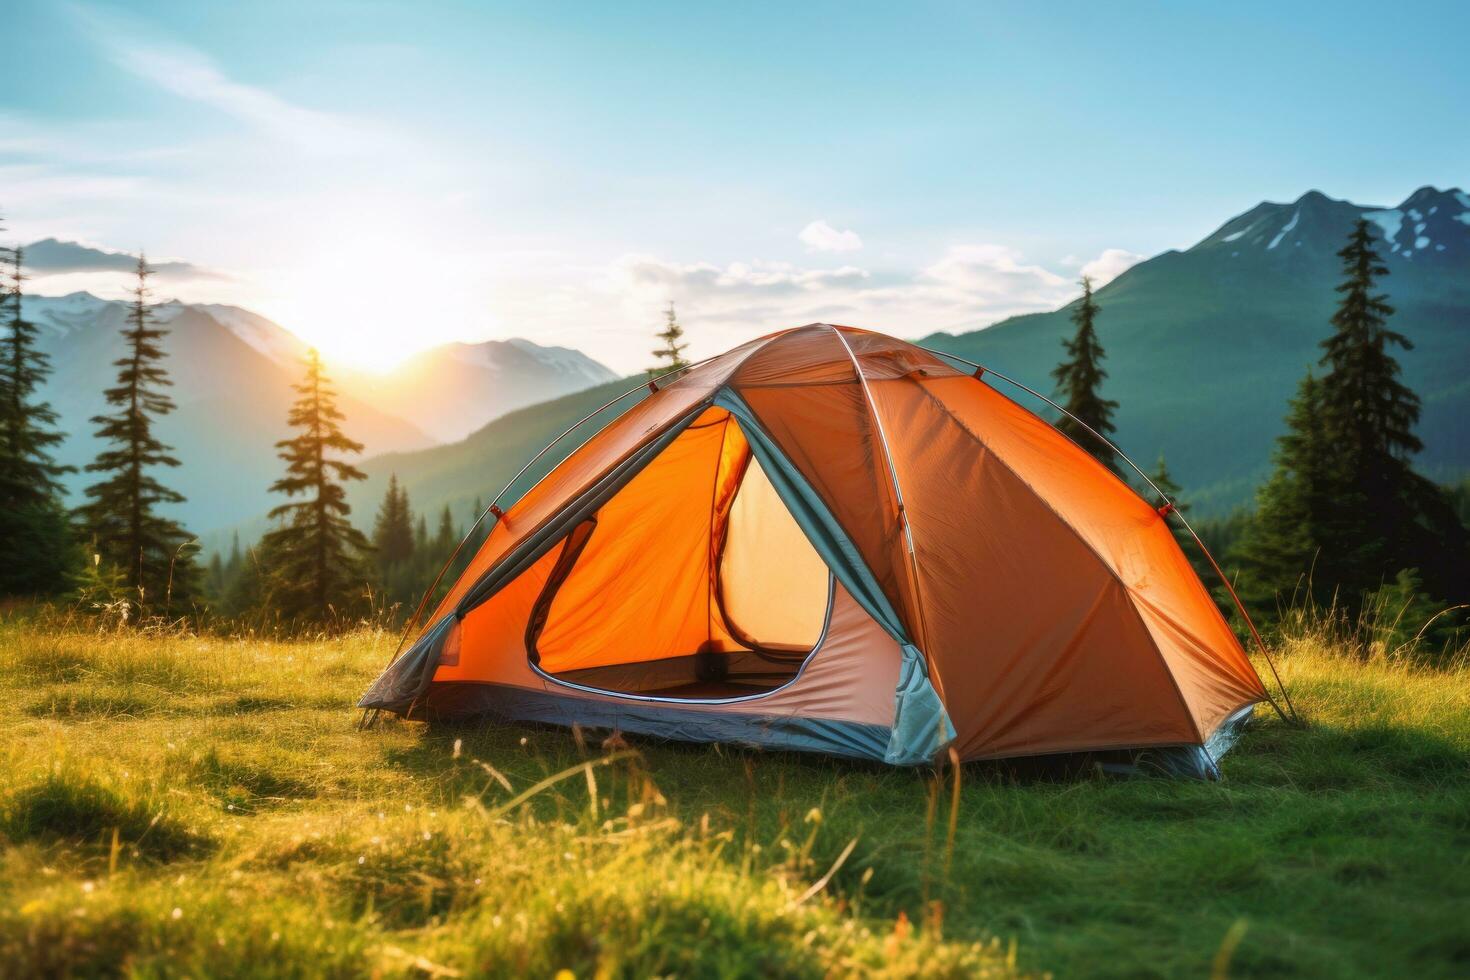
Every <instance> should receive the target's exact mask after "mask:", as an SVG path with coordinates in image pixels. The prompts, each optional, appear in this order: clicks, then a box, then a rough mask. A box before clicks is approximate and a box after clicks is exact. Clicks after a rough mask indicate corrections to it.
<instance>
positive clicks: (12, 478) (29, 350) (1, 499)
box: [0, 246, 79, 595]
mask: <svg viewBox="0 0 1470 980" xmlns="http://www.w3.org/2000/svg"><path fill="white" fill-rule="evenodd" d="M0 257H3V258H8V260H9V271H8V278H9V280H10V282H9V283H8V284H4V283H0V320H4V321H5V322H6V327H7V332H6V334H5V336H4V345H3V348H0V541H4V542H5V550H6V554H7V559H8V560H7V561H6V562H4V564H3V565H0V595H19V594H36V593H42V594H52V593H57V592H60V591H62V590H63V589H64V588H66V587H67V586H68V585H69V578H70V576H71V573H72V572H73V571H74V570H75V569H76V567H77V565H78V558H79V555H78V553H77V549H76V547H75V543H74V541H73V537H72V533H71V528H70V526H69V522H68V520H67V515H66V511H65V510H64V509H63V508H62V505H61V499H60V494H61V490H62V487H61V483H60V480H59V478H60V477H61V475H62V474H64V473H69V472H72V470H73V467H70V466H59V465H57V463H56V461H55V459H54V458H53V457H52V455H51V447H52V446H54V445H56V444H57V443H59V442H60V441H61V440H62V434H61V433H60V432H57V431H55V429H54V428H53V427H54V426H55V424H56V413H55V412H54V411H52V409H51V406H50V405H48V404H47V403H45V402H42V401H39V400H38V399H37V393H38V391H39V389H40V387H41V385H42V383H44V381H45V379H46V376H47V375H48V374H49V373H50V367H49V359H48V358H47V357H46V355H45V354H44V353H42V352H41V351H39V350H37V349H36V327H35V325H34V324H32V323H30V322H29V321H27V320H26V319H25V316H24V309H23V299H24V283H25V278H26V277H25V275H24V271H23V268H24V262H25V257H24V250H23V249H22V248H20V246H16V247H15V248H13V249H5V250H3V254H0ZM7 311H8V315H7Z"/></svg>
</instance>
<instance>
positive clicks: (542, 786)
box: [485, 751, 638, 820]
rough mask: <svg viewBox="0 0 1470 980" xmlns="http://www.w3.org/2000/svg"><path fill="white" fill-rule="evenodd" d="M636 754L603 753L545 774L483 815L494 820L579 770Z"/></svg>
mask: <svg viewBox="0 0 1470 980" xmlns="http://www.w3.org/2000/svg"><path fill="white" fill-rule="evenodd" d="M637 755H638V753H637V752H633V751H628V752H615V753H613V754H612V755H605V756H603V757H602V758H600V759H589V760H588V761H586V762H581V763H578V764H577V765H575V766H571V767H570V768H567V769H563V770H562V771H561V772H558V773H553V774H552V775H550V776H547V777H546V778H545V779H543V780H541V781H540V782H538V783H536V784H535V785H533V786H530V787H528V788H527V789H525V790H523V791H522V792H521V793H520V795H519V796H517V797H515V798H514V799H512V800H509V801H507V802H505V803H502V804H501V805H500V806H498V807H496V808H495V809H493V810H490V811H489V812H487V813H486V814H485V816H486V817H487V818H488V819H490V820H494V819H495V818H496V817H503V816H505V815H506V814H507V813H509V812H510V811H512V810H514V809H515V808H516V807H518V806H520V805H521V804H522V803H524V802H526V801H527V800H529V799H530V798H531V797H533V796H535V795H537V794H538V793H540V792H542V791H543V790H547V789H550V788H551V787H552V786H555V785H556V784H557V783H560V782H562V781H564V780H567V779H570V778H572V777H573V776H575V775H577V774H578V773H579V772H584V771H586V772H588V773H590V772H591V771H592V769H593V767H595V766H609V765H612V764H613V763H614V762H620V761H621V760H623V759H631V758H634V757H635V756H637ZM592 785H593V786H594V787H595V786H596V784H595V783H593V784H592Z"/></svg>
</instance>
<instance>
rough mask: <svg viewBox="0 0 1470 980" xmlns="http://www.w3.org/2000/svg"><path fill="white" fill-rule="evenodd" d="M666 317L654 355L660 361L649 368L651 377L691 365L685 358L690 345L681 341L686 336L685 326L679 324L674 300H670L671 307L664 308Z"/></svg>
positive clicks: (658, 335) (658, 334)
mask: <svg viewBox="0 0 1470 980" xmlns="http://www.w3.org/2000/svg"><path fill="white" fill-rule="evenodd" d="M664 319H665V322H664V328H663V329H662V330H660V331H659V332H658V333H657V334H656V335H655V336H657V337H658V339H659V346H658V348H657V349H655V350H654V352H653V356H654V357H656V358H658V362H657V363H655V364H654V365H653V367H651V368H649V369H648V374H649V376H650V377H658V376H659V375H661V374H667V373H668V372H670V371H676V370H678V369H679V368H681V367H688V366H689V362H688V361H686V360H685V359H684V351H685V349H686V348H688V346H689V345H688V344H684V343H680V342H679V341H680V339H681V338H682V337H683V336H684V328H683V327H681V326H679V321H678V319H677V318H676V317H675V316H674V303H673V301H672V300H670V301H669V308H668V309H666V310H664Z"/></svg>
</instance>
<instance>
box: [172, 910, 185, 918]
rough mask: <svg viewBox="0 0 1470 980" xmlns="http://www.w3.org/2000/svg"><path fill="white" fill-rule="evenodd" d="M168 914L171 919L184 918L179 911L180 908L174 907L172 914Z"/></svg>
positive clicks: (182, 913) (182, 912)
mask: <svg viewBox="0 0 1470 980" xmlns="http://www.w3.org/2000/svg"><path fill="white" fill-rule="evenodd" d="M169 914H170V915H171V916H172V917H173V918H175V919H182V918H183V917H184V910H183V909H181V908H178V907H175V908H174V910H173V911H172V912H170V913H169Z"/></svg>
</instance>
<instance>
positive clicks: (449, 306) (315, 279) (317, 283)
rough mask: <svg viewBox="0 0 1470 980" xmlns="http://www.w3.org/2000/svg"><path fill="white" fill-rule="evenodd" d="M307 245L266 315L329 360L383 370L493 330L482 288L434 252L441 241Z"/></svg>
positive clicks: (456, 263)
mask: <svg viewBox="0 0 1470 980" xmlns="http://www.w3.org/2000/svg"><path fill="white" fill-rule="evenodd" d="M315 244H316V247H312V248H310V249H307V248H303V249H302V254H301V255H300V257H299V258H298V259H297V260H295V261H294V262H293V263H292V265H291V267H290V269H289V271H288V272H286V273H285V274H284V275H283V276H282V277H280V278H279V279H278V280H277V282H278V284H279V285H278V288H276V289H273V290H272V293H273V294H274V296H275V300H274V302H272V303H271V310H272V313H273V314H274V315H273V319H276V320H277V322H279V323H280V324H281V325H282V326H284V327H286V328H287V329H289V330H290V331H292V332H293V333H295V334H296V335H297V336H298V337H300V338H301V339H302V340H304V341H305V342H307V343H309V344H312V345H313V346H315V347H316V348H317V349H318V350H320V351H321V353H322V356H323V357H324V358H326V359H328V360H329V361H336V362H339V363H343V364H348V365H350V366H352V367H355V368H359V369H363V370H370V371H388V370H391V369H392V368H394V367H396V366H398V365H399V364H401V363H402V362H403V361H404V360H405V359H407V358H409V357H411V356H412V355H414V354H416V353H418V352H420V351H423V350H426V349H428V348H430V347H434V346H436V345H438V344H443V343H447V342H449V341H452V340H463V339H466V338H468V337H475V336H486V335H489V334H490V333H491V332H492V330H493V328H494V326H495V324H494V319H493V317H492V316H491V315H490V313H489V312H488V302H487V300H488V297H487V296H486V295H485V293H486V292H487V290H485V289H484V288H483V287H478V286H477V285H475V284H473V282H472V280H473V276H472V275H470V274H469V273H468V270H466V269H463V268H460V265H461V260H460V259H459V258H458V257H457V256H454V255H446V254H445V253H444V252H443V251H442V250H443V248H444V245H443V243H442V242H433V241H432V239H428V238H425V237H419V238H417V239H416V240H406V239H405V238H403V237H401V236H398V235H394V236H392V237H391V238H390V237H388V236H385V235H384V234H382V233H381V232H378V233H376V234H351V233H344V234H342V235H341V236H340V238H338V239H336V240H333V241H331V242H321V243H315ZM477 311H479V312H477Z"/></svg>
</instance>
